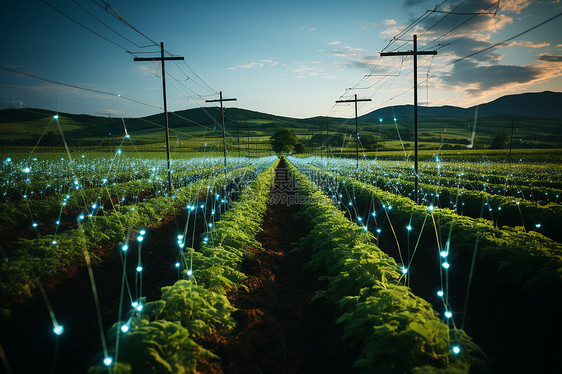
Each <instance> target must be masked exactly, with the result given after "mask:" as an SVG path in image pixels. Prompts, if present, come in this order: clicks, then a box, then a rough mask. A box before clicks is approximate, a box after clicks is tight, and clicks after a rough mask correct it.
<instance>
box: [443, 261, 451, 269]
mask: <svg viewBox="0 0 562 374" xmlns="http://www.w3.org/2000/svg"><path fill="white" fill-rule="evenodd" d="M442 266H443V267H444V268H445V269H448V268H449V267H450V266H451V265H449V263H448V262H444V263H443V265H442Z"/></svg>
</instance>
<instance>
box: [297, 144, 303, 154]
mask: <svg viewBox="0 0 562 374" xmlns="http://www.w3.org/2000/svg"><path fill="white" fill-rule="evenodd" d="M304 151H305V147H304V144H303V143H297V144H296V145H295V153H304Z"/></svg>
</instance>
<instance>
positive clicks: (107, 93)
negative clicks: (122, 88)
mask: <svg viewBox="0 0 562 374" xmlns="http://www.w3.org/2000/svg"><path fill="white" fill-rule="evenodd" d="M0 70H4V71H7V72H9V73H13V74H17V75H23V76H24V77H28V78H33V79H37V80H40V81H44V82H48V83H53V84H57V85H59V86H65V87H70V88H75V89H77V90H82V91H89V92H93V93H97V94H101V95H108V96H114V97H118V98H120V99H123V100H127V101H130V102H133V103H136V104H141V105H144V106H148V107H151V108H156V109H162V107H160V106H157V105H152V104H147V103H143V102H142V101H138V100H135V99H131V98H129V97H125V96H121V95H120V94H116V93H113V92H107V91H101V90H95V89H92V88H86V87H81V86H76V85H74V84H69V83H63V82H58V81H55V80H52V79H48V78H43V77H40V76H37V75H33V74H29V73H24V72H22V71H18V70H14V69H11V68H8V67H5V66H2V65H0Z"/></svg>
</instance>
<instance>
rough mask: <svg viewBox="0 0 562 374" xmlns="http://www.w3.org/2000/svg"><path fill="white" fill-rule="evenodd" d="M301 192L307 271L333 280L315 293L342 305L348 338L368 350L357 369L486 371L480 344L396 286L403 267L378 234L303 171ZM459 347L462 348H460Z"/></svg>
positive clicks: (299, 179) (299, 177)
mask: <svg viewBox="0 0 562 374" xmlns="http://www.w3.org/2000/svg"><path fill="white" fill-rule="evenodd" d="M292 172H293V174H294V175H295V179H296V180H297V185H298V190H299V193H301V194H304V195H306V196H307V197H308V201H309V203H308V204H306V205H305V208H304V211H303V212H302V213H300V215H301V216H302V217H303V218H304V219H307V220H308V221H309V222H310V223H309V230H310V233H309V234H308V235H307V236H306V237H305V238H304V240H303V241H302V243H300V250H301V251H302V252H307V253H308V254H309V255H310V256H311V261H310V263H309V266H310V268H312V269H313V270H315V271H316V272H318V273H320V274H324V276H323V278H325V279H327V280H328V287H327V289H326V290H324V291H322V292H319V293H318V295H317V297H328V298H329V299H330V300H332V301H333V302H334V303H336V304H337V305H339V307H340V309H341V311H342V315H341V317H340V318H339V319H338V323H342V324H343V327H344V333H345V336H347V337H353V338H356V339H359V340H361V341H362V342H363V343H364V347H363V349H362V351H361V355H360V357H359V358H358V359H357V360H356V361H355V366H356V367H358V368H359V369H360V370H361V372H364V373H404V372H411V373H445V372H446V373H466V372H468V370H469V368H470V366H473V370H477V369H478V368H479V367H480V368H482V369H484V368H485V364H483V362H482V361H481V360H480V359H479V358H478V354H479V349H478V348H477V347H476V346H475V345H474V344H473V343H472V342H471V341H470V338H469V337H468V336H467V335H466V334H464V332H462V331H461V330H449V328H448V326H447V325H446V324H444V323H442V322H441V321H440V320H439V318H438V315H437V313H436V312H435V311H434V310H433V309H432V307H431V305H430V304H429V303H428V302H427V301H425V300H423V299H421V298H419V297H417V296H414V295H413V294H412V292H411V291H410V289H409V288H408V287H406V286H403V285H401V284H399V280H400V279H401V273H400V268H399V267H398V265H397V264H396V262H395V261H394V260H393V259H392V258H391V257H389V256H388V255H386V254H385V253H383V252H382V251H381V250H380V249H379V248H378V247H377V246H376V245H375V244H373V241H374V237H373V235H372V234H370V233H369V232H367V231H365V230H364V229H363V228H362V227H359V226H357V225H356V224H355V223H353V222H351V221H349V220H348V219H347V218H345V216H344V214H343V213H342V212H340V211H338V210H337V208H336V207H335V206H334V204H333V202H332V200H330V199H329V198H328V197H327V196H326V195H325V194H324V193H322V192H321V191H318V187H317V186H316V185H315V184H314V183H312V182H311V181H310V180H308V179H307V178H306V177H305V176H304V175H303V174H301V173H299V172H298V171H297V170H296V169H294V167H292ZM461 347H462V348H461Z"/></svg>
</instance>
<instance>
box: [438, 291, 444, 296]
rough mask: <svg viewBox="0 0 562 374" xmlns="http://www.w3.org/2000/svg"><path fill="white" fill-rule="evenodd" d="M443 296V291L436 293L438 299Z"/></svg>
mask: <svg viewBox="0 0 562 374" xmlns="http://www.w3.org/2000/svg"><path fill="white" fill-rule="evenodd" d="M444 294H445V293H444V292H443V290H439V291H437V296H439V297H443V295H444Z"/></svg>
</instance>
